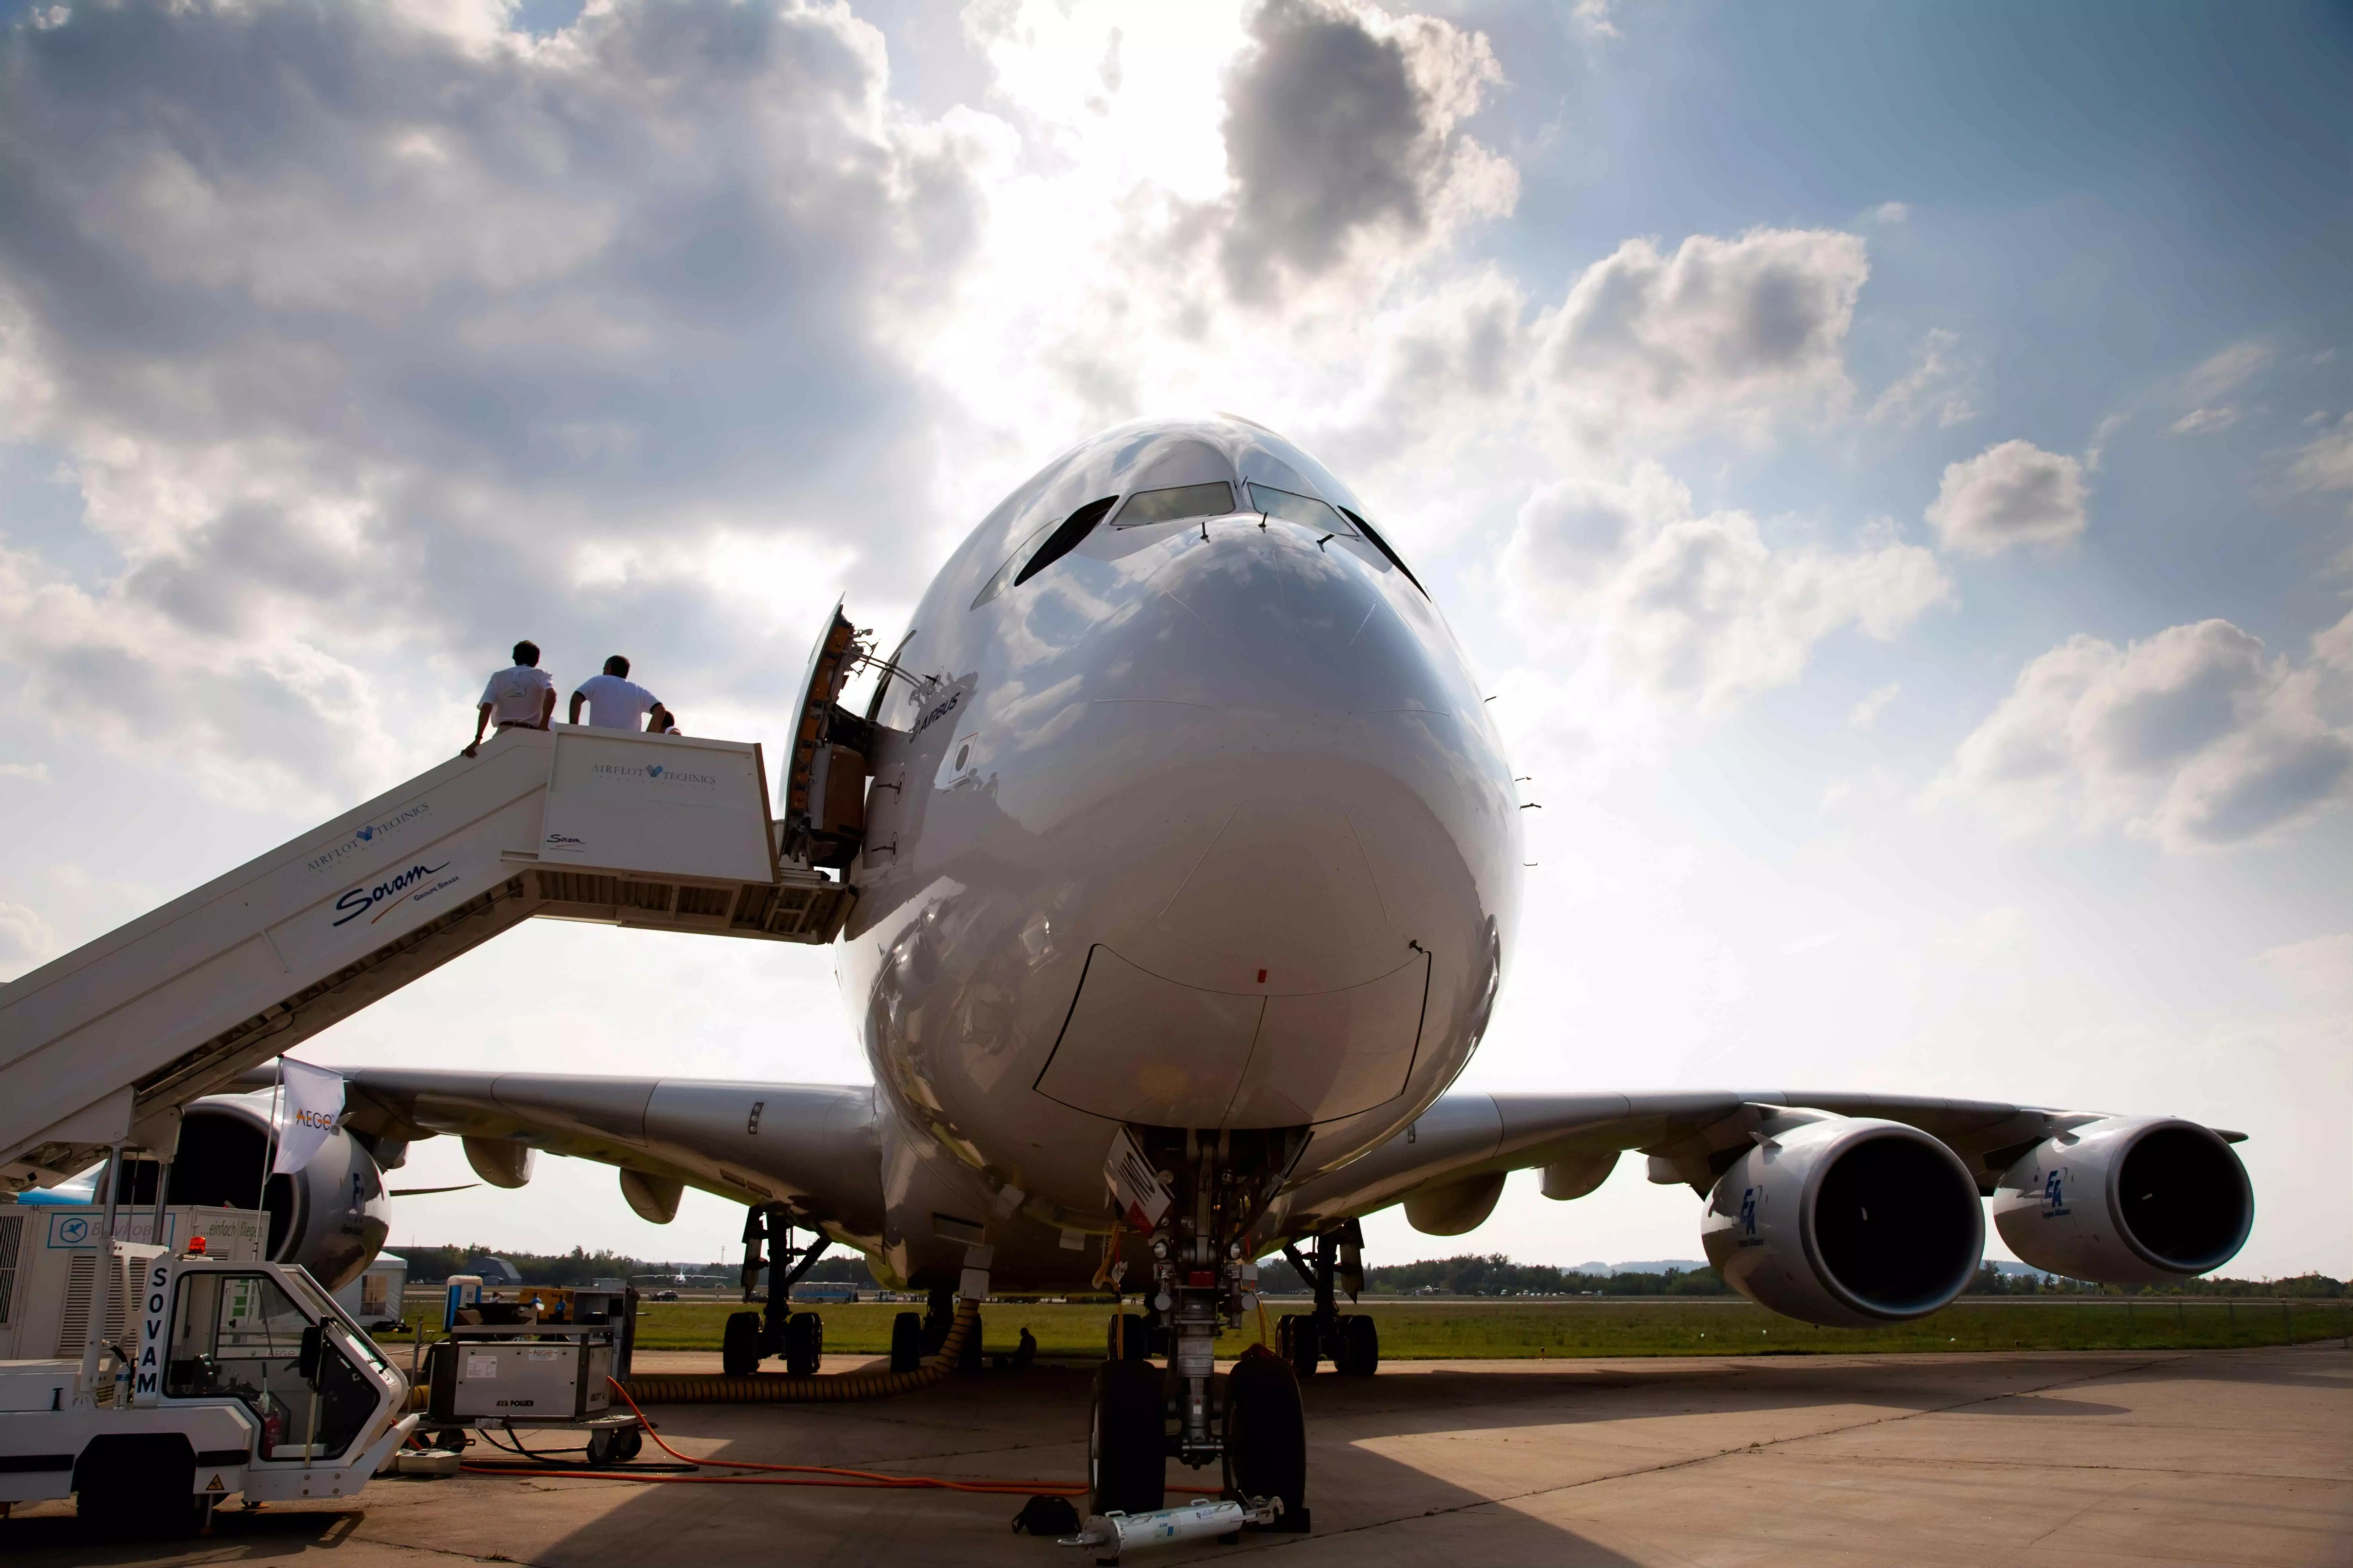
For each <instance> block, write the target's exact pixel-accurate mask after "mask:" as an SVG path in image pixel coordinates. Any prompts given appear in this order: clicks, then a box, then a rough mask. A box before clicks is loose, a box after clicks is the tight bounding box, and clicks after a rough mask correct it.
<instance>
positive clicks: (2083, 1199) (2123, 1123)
mask: <svg viewBox="0 0 2353 1568" xmlns="http://www.w3.org/2000/svg"><path fill="white" fill-rule="evenodd" d="M1993 1221H1994V1224H1995V1226H1998V1227H1999V1228H2000V1231H2001V1238H2002V1240H2003V1241H2004V1242H2006V1243H2008V1244H2009V1246H2010V1250H2011V1251H2012V1252H2015V1253H2017V1254H2018V1256H2019V1258H2020V1259H2021V1261H2023V1262H2026V1263H2030V1264H2032V1265H2033V1266H2034V1267H2035V1268H2041V1269H2044V1270H2047V1271H2048V1272H2050V1273H2052V1274H2063V1275H2066V1276H2067V1277H2069V1278H2070V1279H2096V1280H2099V1281H2100V1282H2101V1283H2103V1284H2107V1285H2169V1284H2171V1283H2173V1282H2174V1281H2175V1280H2178V1279H2185V1278H2187V1277H2188V1276H2189V1275H2193V1274H2203V1273H2205V1272H2206V1271H2207V1270H2208V1269H2210V1268H2221V1266H2222V1265H2223V1264H2225V1263H2228V1262H2229V1261H2230V1260H2231V1259H2232V1258H2233V1257H2235V1256H2236V1255H2237V1253H2238V1250H2239V1248H2240V1247H2243V1246H2245V1245H2246V1240H2247V1232H2248V1231H2249V1230H2250V1229H2252V1228H2253V1226H2254V1223H2255V1194H2254V1188H2253V1185H2252V1184H2250V1183H2249V1182H2248V1180H2247V1171H2246V1167H2245V1166H2243V1165H2242V1164H2241V1163H2239V1156H2238V1154H2237V1153H2236V1152H2234V1151H2232V1148H2231V1146H2230V1145H2229V1144H2228V1143H2226V1142H2223V1141H2222V1139H2221V1134H2219V1133H2217V1132H2215V1131H2213V1130H2212V1129H2211V1128H2206V1127H2200V1126H2199V1125H2198V1124H2197V1123H2196V1122H2194V1121H2175V1120H2173V1119H2172V1118H2170V1117H2124V1116H2112V1117H2108V1118H2106V1119H2105V1120H2103V1121H2094V1122H2090V1123H2088V1124H2086V1125H2084V1126H2082V1127H2078V1128H2075V1129H2073V1131H2067V1132H2062V1133H2060V1134H2059V1135H2058V1136H2057V1137H2055V1138H2052V1139H2049V1140H2046V1141H2045V1142H2041V1143H2038V1144H2036V1145H2035V1146H2034V1147H2033V1148H2032V1149H2031V1150H2029V1151H2028V1152H2026V1153H2025V1154H2024V1155H2022V1156H2021V1158H2020V1159H2019V1161H2018V1162H2017V1163H2015V1164H2013V1165H2011V1166H2010V1170H2009V1171H2008V1172H2007V1173H2005V1174H2004V1175H2003V1176H2002V1178H2001V1183H2000V1186H1998V1187H1997V1188H1995V1190H1994V1194H1993Z"/></svg>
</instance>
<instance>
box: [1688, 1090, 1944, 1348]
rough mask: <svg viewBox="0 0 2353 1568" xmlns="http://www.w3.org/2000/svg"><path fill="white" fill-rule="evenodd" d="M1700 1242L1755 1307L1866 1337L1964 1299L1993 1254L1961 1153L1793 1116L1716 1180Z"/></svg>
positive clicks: (1854, 1122) (1885, 1126)
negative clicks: (1985, 1255) (1860, 1331)
mask: <svg viewBox="0 0 2353 1568" xmlns="http://www.w3.org/2000/svg"><path fill="white" fill-rule="evenodd" d="M1700 1239H1701V1241H1702V1242H1703V1243H1704V1245H1705V1247H1706V1248H1707V1260H1708V1262H1709V1263H1711V1264H1713V1265H1714V1266H1715V1271H1716V1272H1717V1273H1718V1274H1720V1275H1722V1276H1723V1277H1724V1280H1725V1283H1726V1284H1728V1285H1730V1286H1731V1287H1732V1288H1733V1289H1736V1290H1737V1291H1739V1292H1740V1293H1741V1294H1742V1295H1744V1296H1746V1297H1747V1298H1748V1299H1749V1300H1752V1301H1755V1302H1756V1303H1757V1305H1759V1306H1761V1307H1768V1308H1770V1309H1772V1310H1774V1311H1776V1312H1780V1313H1782V1314H1784V1315H1786V1316H1788V1317H1792V1318H1799V1319H1802V1320H1804V1321H1807V1322H1810V1323H1823V1324H1828V1325H1830V1326H1832V1327H1837V1328H1864V1327H1868V1326H1869V1325H1871V1324H1873V1323H1883V1322H1900V1321H1904V1320H1905V1319H1908V1318H1917V1317H1923V1316H1925V1315H1926V1314H1927V1313H1930V1312H1933V1311H1935V1310H1936V1309H1937V1308H1939V1307H1942V1306H1943V1305H1945V1304H1946V1303H1947V1301H1950V1300H1952V1299H1953V1298H1954V1297H1956V1296H1957V1295H1959V1294H1960V1293H1961V1290H1962V1288H1963V1287H1965V1286H1967V1285H1968V1282H1969V1280H1970V1279H1971V1277H1972V1276H1974V1275H1975V1274H1976V1272H1977V1267H1978V1254H1979V1253H1980V1252H1981V1251H1982V1250H1983V1249H1984V1247H1985V1212H1984V1210H1983V1209H1982V1208H1981V1207H1980V1206H1979V1205H1978V1188H1977V1183H1976V1181H1975V1179H1974V1178H1972V1177H1971V1176H1970V1174H1969V1173H1968V1167H1967V1166H1965V1165H1963V1164H1962V1163H1961V1161H1960V1157H1959V1156H1958V1155H1957V1154H1955V1153H1954V1152H1952V1151H1951V1150H1950V1149H1947V1148H1946V1147H1945V1145H1943V1144H1942V1143H1939V1142H1937V1141H1936V1139H1934V1138H1931V1137H1930V1136H1928V1134H1926V1132H1922V1131H1918V1130H1917V1129H1916V1128H1911V1127H1906V1126H1904V1125H1903V1124H1902V1123H1900V1122H1894V1121H1876V1120H1872V1119H1865V1118H1861V1117H1844V1116H1829V1115H1825V1114H1823V1113H1821V1112H1819V1111H1803V1110H1797V1111H1790V1112H1787V1113H1784V1114H1782V1115H1778V1116H1776V1117H1774V1118H1772V1119H1771V1120H1769V1121H1767V1123H1766V1124H1765V1127H1764V1130H1763V1131H1759V1132H1757V1134H1756V1146H1755V1147H1754V1148H1751V1149H1748V1150H1746V1152H1743V1153H1742V1154H1741V1155H1740V1157H1739V1158H1738V1159H1737V1160H1736V1161H1734V1162H1733V1163H1732V1166H1731V1168H1730V1169H1728V1170H1726V1171H1725V1173H1724V1174H1723V1175H1722V1176H1721V1177H1720V1178H1718V1180H1717V1181H1716V1184H1715V1189H1714V1191H1712V1192H1711V1193H1710V1194H1709V1196H1708V1202H1707V1209H1706V1212H1705V1213H1704V1215H1703V1216H1702V1218H1701V1221H1700Z"/></svg>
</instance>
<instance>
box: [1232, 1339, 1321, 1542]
mask: <svg viewBox="0 0 2353 1568" xmlns="http://www.w3.org/2000/svg"><path fill="white" fill-rule="evenodd" d="M1224 1435H1225V1449H1226V1493H1227V1495H1228V1496H1229V1497H1244V1498H1265V1497H1279V1498H1281V1499H1282V1518H1281V1519H1280V1520H1279V1521H1277V1522H1276V1524H1275V1525H1274V1527H1273V1528H1275V1529H1277V1530H1291V1531H1303V1530H1305V1529H1306V1528H1307V1413H1306V1410H1305V1408H1304V1407H1303V1405H1301V1403H1300V1397H1299V1377H1298V1374H1297V1373H1293V1371H1292V1370H1291V1365H1290V1363H1288V1362H1285V1361H1284V1360H1283V1359H1282V1357H1280V1356H1277V1355H1272V1354H1269V1353H1262V1352H1246V1353H1244V1354H1243V1356H1242V1357H1241V1359H1240V1360H1239V1361H1237V1362H1235V1363H1234V1370H1233V1372H1232V1373H1230V1374H1229V1376H1228V1377H1227V1378H1226V1416H1225V1434H1224Z"/></svg>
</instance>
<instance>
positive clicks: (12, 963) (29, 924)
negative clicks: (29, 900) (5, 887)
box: [0, 900, 58, 981]
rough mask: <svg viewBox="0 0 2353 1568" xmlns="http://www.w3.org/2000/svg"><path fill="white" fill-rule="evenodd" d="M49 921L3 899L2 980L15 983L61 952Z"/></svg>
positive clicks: (0, 912) (0, 926)
mask: <svg viewBox="0 0 2353 1568" xmlns="http://www.w3.org/2000/svg"><path fill="white" fill-rule="evenodd" d="M57 949H58V939H57V933H56V932H55V931H51V930H50V929H49V922H48V921H45V920H43V919H42V918H41V917H40V915H39V914H38V913H37V912H36V911H35V910H28V909H26V907H25V906H24V905H22V904H12V903H9V902H7V901H5V900H0V981H7V980H14V979H15V978H16V976H18V975H19V974H22V973H25V972H26V970H29V969H32V968H34V967H35V966H37V965H38V964H40V963H44V962H45V961H47V959H48V958H49V957H50V956H51V955H52V954H54V953H55V952H57Z"/></svg>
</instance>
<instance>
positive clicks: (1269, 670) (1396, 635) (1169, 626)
mask: <svg viewBox="0 0 2353 1568" xmlns="http://www.w3.org/2000/svg"><path fill="white" fill-rule="evenodd" d="M1361 548H1362V546H1360V545H1358V546H1355V547H1354V548H1352V545H1351V543H1350V542H1343V541H1342V540H1340V539H1337V538H1330V539H1324V541H1323V542H1321V543H1319V542H1318V536H1317V535H1315V534H1314V533H1312V532H1310V531H1306V530H1303V529H1301V528H1299V527H1297V526H1295V525H1293V524H1289V523H1284V522H1282V521H1276V522H1273V523H1271V525H1266V526H1261V525H1259V524H1256V523H1253V522H1248V521H1223V522H1219V523H1215V524H1212V525H1210V527H1209V528H1208V538H1207V539H1205V540H1200V541H1197V542H1194V543H1192V544H1191V545H1190V547H1189V548H1187V549H1186V550H1184V551H1183V552H1180V553H1178V554H1177V555H1176V557H1175V558H1174V559H1172V560H1171V561H1169V562H1168V563H1167V564H1166V566H1164V567H1163V568H1162V569H1161V570H1160V571H1159V572H1158V573H1156V574H1155V575H1154V576H1153V577H1152V578H1151V579H1150V580H1149V581H1148V582H1147V583H1145V584H1144V586H1143V591H1142V594H1141V595H1140V599H1139V602H1138V603H1137V605H1135V606H1134V609H1135V614H1134V616H1133V617H1132V619H1131V621H1130V622H1129V624H1128V625H1126V626H1123V627H1122V628H1121V629H1120V641H1121V642H1122V643H1124V644H1126V645H1128V646H1129V647H1130V648H1132V650H1133V652H1132V655H1131V657H1132V658H1133V662H1132V664H1130V665H1129V667H1128V673H1129V678H1130V679H1133V680H1134V681H1135V682H1136V683H1137V684H1138V686H1139V687H1140V688H1143V689H1148V694H1149V695H1166V696H1169V697H1173V698H1175V699H1176V700H1185V701H1193V702H1205V703H1208V704H1209V705H1212V706H1215V707H1219V708H1248V709H1253V710H1262V711H1271V712H1272V711H1279V712H1282V713H1285V714H1287V715H1289V716H1291V717H1293V718H1308V717H1314V716H1324V717H1327V718H1336V717H1339V716H1343V715H1351V714H1365V713H1371V712H1380V711H1393V710H1409V709H1426V710H1432V711H1440V712H1443V711H1448V710H1451V708H1452V707H1453V705H1454V703H1455V702H1456V701H1457V700H1459V699H1460V697H1461V695H1462V693H1460V692H1451V691H1449V690H1448V689H1447V682H1446V681H1445V679H1444V677H1443V673H1442V671H1440V669H1439V668H1436V666H1435V664H1434V662H1433V661H1432V660H1431V658H1430V656H1429V649H1428V647H1426V646H1425V643H1426V639H1427V637H1428V635H1429V632H1430V629H1431V626H1435V617H1434V616H1433V617H1430V623H1431V626H1423V627H1415V626H1409V624H1408V623H1407V620H1406V619H1405V618H1404V616H1401V614H1400V610H1399V605H1400V603H1404V602H1405V595H1413V597H1414V598H1415V599H1418V598H1419V595H1414V591H1413V590H1412V589H1410V588H1409V587H1407V588H1405V589H1404V592H1403V594H1398V593H1396V592H1385V591H1384V589H1385V587H1388V588H1391V589H1394V588H1395V587H1396V586H1397V585H1398V582H1399V581H1400V580H1399V579H1398V574H1395V573H1394V572H1384V571H1379V570H1376V569H1375V568H1373V567H1371V566H1368V565H1367V564H1366V563H1365V562H1364V561H1363V560H1361V559H1359V558H1358V557H1357V555H1356V553H1355V550H1356V549H1361ZM1384 579H1387V582H1386V583H1385V582H1384ZM1413 607H1414V606H1413V605H1412V604H1410V603H1406V611H1407V613H1408V614H1409V613H1410V612H1411V610H1412V609H1413ZM1439 635H1440V636H1441V637H1442V636H1443V635H1444V634H1443V631H1442V628H1441V629H1440V630H1439ZM1139 694H1140V695H1143V694H1147V692H1145V691H1140V692H1139Z"/></svg>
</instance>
